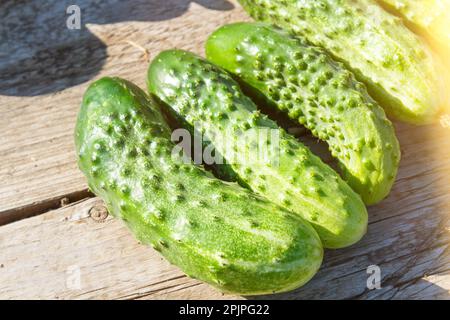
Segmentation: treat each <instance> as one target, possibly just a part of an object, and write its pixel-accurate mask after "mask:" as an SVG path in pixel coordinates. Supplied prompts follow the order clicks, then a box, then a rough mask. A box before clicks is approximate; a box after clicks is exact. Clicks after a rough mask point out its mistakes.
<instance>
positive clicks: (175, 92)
mask: <svg viewBox="0 0 450 320" xmlns="http://www.w3.org/2000/svg"><path fill="white" fill-rule="evenodd" d="M148 88H149V91H150V92H151V93H152V94H153V95H155V96H157V97H158V98H159V99H160V100H161V101H162V102H164V104H165V105H166V108H168V109H167V110H168V111H169V112H172V113H173V114H175V115H176V116H178V117H179V118H182V119H183V120H184V121H186V122H188V123H189V124H190V125H191V126H193V127H194V128H195V130H197V131H198V132H202V133H203V134H204V136H205V137H206V138H207V139H208V140H210V141H211V142H212V145H213V146H214V147H215V148H216V150H217V151H218V152H219V153H220V154H221V155H222V156H223V157H224V158H225V160H227V162H228V164H229V165H230V167H231V168H232V169H233V170H234V171H235V172H236V174H237V175H238V176H239V179H240V180H242V181H243V182H244V183H245V185H247V186H248V187H249V188H251V189H252V190H253V191H254V192H257V193H259V194H261V195H263V196H264V197H266V198H268V199H269V200H271V201H273V202H274V203H277V204H279V205H281V206H284V207H286V208H287V209H289V210H291V211H293V212H295V213H297V214H298V215H299V216H301V217H303V218H305V219H306V220H308V221H309V222H310V223H311V224H312V225H313V227H314V228H315V229H316V231H317V233H318V234H319V236H320V238H321V240H322V242H323V245H324V246H325V247H327V248H342V247H346V246H349V245H351V244H353V243H355V242H357V241H358V240H360V239H361V237H362V236H363V235H364V234H365V232H366V228H367V211H366V208H365V206H364V203H363V202H362V200H361V198H360V196H359V195H358V194H356V193H355V192H354V191H353V190H352V189H351V188H350V187H349V186H348V185H347V184H346V183H345V182H344V181H343V180H342V179H341V178H340V177H339V175H338V174H337V173H336V172H335V171H334V170H333V169H331V168H330V167H329V166H328V165H326V164H324V163H323V162H322V161H321V160H320V158H318V157H317V156H315V155H314V154H312V153H311V151H310V150H309V149H308V148H307V147H305V146H304V145H303V144H301V143H300V142H299V141H297V140H296V139H295V138H294V137H292V136H290V135H288V134H287V133H286V132H285V131H283V130H281V129H280V128H279V127H278V126H277V124H276V123H275V122H273V121H272V120H270V119H268V118H267V117H266V116H263V115H261V113H260V112H259V111H258V110H257V109H256V106H255V104H254V103H253V102H252V101H251V100H250V99H249V98H248V97H246V96H244V95H243V93H242V92H241V89H240V88H239V85H238V83H237V82H236V81H234V80H233V79H232V78H231V76H230V75H229V74H228V73H227V72H225V71H223V70H222V69H220V68H218V67H217V66H215V65H213V64H212V63H209V62H207V61H205V60H203V59H202V58H200V57H198V56H196V55H194V54H191V53H189V52H186V51H181V50H170V51H165V52H162V53H160V54H159V55H158V56H157V57H156V58H155V60H154V61H153V62H152V63H151V65H150V67H149V71H148ZM264 147H265V148H267V149H266V151H265V149H264Z"/></svg>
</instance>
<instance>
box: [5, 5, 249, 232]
mask: <svg viewBox="0 0 450 320" xmlns="http://www.w3.org/2000/svg"><path fill="white" fill-rule="evenodd" d="M77 3H78V4H79V5H80V7H81V9H82V22H83V24H84V23H88V24H87V27H83V28H82V30H80V31H77V30H68V29H67V28H66V27H65V17H64V15H63V14H62V13H64V12H65V9H66V8H67V6H68V5H69V4H70V3H69V2H68V1H58V2H55V1H37V0H36V1H31V2H29V3H27V10H24V9H23V7H20V8H19V6H20V5H21V4H20V3H15V2H14V1H6V2H2V3H1V4H0V20H1V21H2V29H0V34H2V41H1V42H0V128H1V131H2V134H1V135H0V181H2V184H1V185H0V224H2V223H6V222H8V221H11V220H14V219H16V218H17V217H19V216H22V217H24V216H28V215H32V214H36V213H40V212H43V211H45V210H47V209H49V208H51V207H54V203H55V201H56V200H58V199H60V198H63V197H65V196H66V195H70V194H76V193H77V192H80V191H85V190H86V183H85V181H84V178H83V176H82V175H81V173H80V172H79V170H78V169H77V166H76V163H75V155H74V145H73V129H74V125H75V120H76V114H77V112H78V109H79V105H80V102H81V98H82V95H83V92H84V90H85V89H86V87H87V85H88V82H87V81H91V80H94V79H97V78H99V77H101V76H106V75H115V76H120V77H124V78H127V79H129V80H131V81H134V82H136V83H137V84H139V85H140V86H141V87H143V88H145V74H146V69H147V64H148V63H147V61H146V57H145V55H144V54H143V52H142V49H141V48H140V47H142V48H145V49H146V50H148V56H149V58H151V57H154V56H155V55H156V54H158V53H159V52H160V51H162V50H164V49H171V48H173V47H177V48H182V49H186V50H191V51H194V52H197V53H199V54H201V53H203V42H204V41H205V40H206V37H207V36H208V34H210V33H211V32H212V31H214V30H215V29H216V28H218V27H219V26H220V25H223V24H225V23H229V22H232V21H240V20H244V19H248V18H247V15H246V14H245V13H244V12H243V10H242V9H241V8H240V6H238V5H237V3H236V1H218V0H216V1H214V0H197V1H188V0H155V1H146V0H139V1H128V2H126V4H125V2H121V1H112V0H109V1H96V2H92V1H88V0H83V1H77ZM124 6H126V8H125V7H124ZM42 21H45V23H43V22H42ZM4 26H5V27H7V28H8V29H7V30H5V29H3V27H4ZM3 35H4V36H5V37H4V38H5V39H6V41H3V39H4V38H3ZM58 57H60V58H58ZM77 57H79V58H77ZM58 59H59V60H58ZM91 61H93V62H92V63H91ZM47 200H49V201H50V202H49V203H47Z"/></svg>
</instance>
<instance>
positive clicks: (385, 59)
mask: <svg viewBox="0 0 450 320" xmlns="http://www.w3.org/2000/svg"><path fill="white" fill-rule="evenodd" d="M239 2H240V3H241V4H242V5H243V7H244V8H245V9H246V10H247V11H248V12H249V13H250V15H252V16H253V17H254V18H255V19H256V20H259V21H266V22H270V23H274V24H277V25H279V26H280V27H283V28H286V29H288V30H290V31H292V32H293V33H295V34H298V35H303V36H305V37H306V38H307V39H308V41H309V42H311V43H313V44H315V45H318V46H321V47H323V48H325V49H327V50H328V51H329V52H330V53H331V54H332V55H333V56H334V57H335V58H337V59H339V60H341V61H343V62H344V63H345V64H346V66H347V67H349V68H350V69H351V70H353V72H354V73H355V75H356V76H357V78H358V79H359V80H360V81H362V82H364V83H365V84H366V85H367V87H368V89H369V93H370V94H371V95H372V97H374V98H375V99H376V100H378V102H380V104H381V105H382V106H383V107H384V108H385V110H386V111H387V112H388V113H389V114H391V115H392V116H394V117H396V118H398V119H399V120H403V121H406V122H410V123H415V124H424V123H429V122H432V121H434V120H435V119H436V118H437V115H438V114H439V112H440V110H441V109H442V107H444V106H445V103H446V90H445V80H444V77H442V76H441V75H440V74H439V73H440V72H441V71H442V69H441V66H440V63H439V62H438V61H437V59H436V57H434V56H433V55H432V53H431V51H430V49H429V48H428V46H427V45H426V44H425V43H424V42H423V41H422V39H420V38H419V37H418V36H416V35H415V34H413V33H412V32H411V31H410V30H408V29H407V28H406V27H405V26H404V25H403V23H402V22H401V20H400V19H399V18H396V17H395V16H393V15H391V14H389V13H388V12H386V11H385V10H384V9H382V8H381V7H380V6H379V5H378V4H377V3H376V2H375V1H374V0H314V1H303V0H239Z"/></svg>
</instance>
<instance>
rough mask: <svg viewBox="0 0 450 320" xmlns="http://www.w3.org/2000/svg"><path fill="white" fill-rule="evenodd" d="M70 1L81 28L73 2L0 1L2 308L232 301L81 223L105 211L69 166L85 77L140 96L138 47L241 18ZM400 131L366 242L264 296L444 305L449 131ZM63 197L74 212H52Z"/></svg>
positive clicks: (449, 236)
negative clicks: (371, 276) (69, 19)
mask: <svg viewBox="0 0 450 320" xmlns="http://www.w3.org/2000/svg"><path fill="white" fill-rule="evenodd" d="M77 3H78V4H79V5H80V7H81V9H82V17H84V18H82V21H83V22H86V23H89V26H88V28H85V29H82V30H81V31H68V30H67V29H65V18H66V17H65V16H64V12H65V8H66V7H67V6H68V2H67V1H58V2H53V1H48V2H47V1H19V2H14V1H4V2H2V3H1V4H0V21H2V23H1V24H0V38H1V40H2V41H0V112H1V114H0V128H1V129H2V132H1V135H0V181H2V184H1V185H0V225H2V224H5V225H3V226H1V227H0V298H6V299H9V298H48V299H68V298H79V299H82V298H102V299H103V298H121V299H133V298H135V299H141V298H142V299H153V298H161V299H166V298H188V299H196V298H204V299H209V298H219V299H221V298H234V297H233V296H228V295H222V294H221V293H219V292H217V291H216V290H214V289H213V288H211V287H209V286H208V285H205V284H201V283H199V282H197V281H195V280H191V279H188V278H186V277H185V276H183V274H182V273H181V272H180V271H179V270H178V269H177V268H176V267H173V266H170V265H169V264H168V263H167V262H166V261H165V260H163V259H162V258H161V256H160V255H159V254H157V253H156V252H154V251H153V250H152V249H150V248H147V247H145V246H142V245H139V244H138V243H137V242H136V241H135V240H134V239H133V237H132V236H131V235H130V234H129V233H128V231H127V230H126V228H125V227H124V226H122V224H121V223H120V222H119V221H116V220H114V219H111V218H108V219H107V221H105V222H103V223H98V222H95V221H94V220H93V219H92V218H90V217H89V210H90V209H91V208H92V207H93V206H94V205H95V204H98V203H101V201H100V200H99V199H97V198H89V197H90V195H89V194H88V193H87V191H86V184H85V180H84V178H83V177H82V175H81V173H80V172H79V171H78V169H77V168H76V164H75V155H74V152H73V150H74V147H73V138H72V132H73V127H74V123H75V117H76V113H77V111H78V108H79V103H80V100H81V96H82V93H83V91H84V90H85V88H86V86H87V84H88V82H86V81H91V80H92V79H96V78H98V77H100V76H103V75H117V76H121V77H125V78H128V79H130V80H132V81H135V82H136V83H137V84H139V85H141V86H144V81H145V71H146V68H147V62H146V58H147V57H146V55H145V53H144V52H143V51H142V48H144V49H146V50H147V51H148V56H149V58H151V57H153V56H154V55H156V54H157V53H158V52H159V51H161V50H164V49H169V48H172V47H178V48H183V49H188V50H192V51H194V52H197V53H202V51H203V50H202V45H203V42H204V40H205V39H206V37H207V35H208V34H209V33H210V32H211V31H212V30H214V29H215V28H216V27H218V26H219V25H222V24H224V23H227V22H232V21H239V20H244V19H248V18H247V16H246V14H245V13H243V11H242V10H241V9H240V8H239V6H238V5H237V3H236V1H234V0H233V1H213V0H197V1H188V0H164V1H162V0H151V1H146V0H140V1H138V0H136V1H128V2H126V3H127V4H126V5H124V4H123V3H125V2H121V1H113V0H108V1H77ZM18 6H21V9H20V10H19V9H18ZM124 6H125V7H124ZM24 8H25V9H24ZM130 8H131V9H130ZM83 19H84V20H83ZM74 32H75V33H74ZM76 32H79V33H78V34H76ZM397 133H398V136H399V140H400V143H401V145H402V152H403V159H402V162H401V168H400V172H399V176H398V179H397V182H396V185H395V187H394V189H393V191H392V194H391V195H390V197H389V198H388V199H386V200H385V201H384V202H383V203H381V204H380V205H377V206H374V207H371V208H370V210H369V212H370V225H369V232H368V234H367V236H366V237H365V238H364V239H363V241H361V242H360V243H358V244H357V245H355V246H353V247H352V248H348V249H343V250H337V251H328V252H327V253H326V257H325V263H324V265H323V267H322V269H321V271H320V272H319V274H318V275H317V276H316V277H315V278H314V279H313V281H311V282H310V283H309V284H308V285H306V286H305V287H304V288H301V289H299V290H297V291H295V292H291V293H287V294H283V295H276V296H268V297H263V298H288V299H304V298H314V299H320V298H328V299H332V298H337V299H344V298H359V299H364V298H369V299H381V298H383V299H386V298H392V299H402V298H416V299H425V298H441V299H449V298H450V293H449V291H450V249H449V246H448V244H449V242H450V221H449V219H450V184H449V180H450V179H449V178H450V152H449V150H450V140H449V137H450V126H449V127H448V128H446V127H445V126H442V125H440V124H435V125H431V126H426V127H413V126H408V125H401V124H397ZM309 144H310V145H311V140H309ZM312 147H313V149H314V150H317V151H318V152H319V154H320V155H322V156H323V157H325V159H326V160H329V155H327V154H326V153H325V152H323V146H321V145H315V142H312ZM61 199H63V203H67V202H69V203H70V204H69V205H67V206H65V207H63V208H60V209H56V210H52V211H48V210H49V209H52V208H57V207H58V206H59V205H60V200H61ZM74 202H75V203H74ZM35 214H40V215H37V216H35V217H32V218H27V219H23V220H20V221H17V222H12V223H9V224H6V223H7V222H11V221H13V220H18V219H21V218H25V217H27V216H31V215H35ZM370 265H378V266H379V267H380V268H381V275H382V283H381V285H382V289H380V290H368V289H367V287H366V281H367V278H368V274H367V273H366V270H367V267H368V266H370ZM77 268H79V269H77ZM77 270H79V271H80V280H81V282H80V287H79V288H74V287H73V283H72V282H73V279H74V274H75V275H76V272H77Z"/></svg>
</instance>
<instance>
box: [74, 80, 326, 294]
mask: <svg viewBox="0 0 450 320" xmlns="http://www.w3.org/2000/svg"><path fill="white" fill-rule="evenodd" d="M170 135H171V132H170V130H169V128H168V126H167V124H166V123H165V122H164V119H163V118H162V116H161V114H160V111H159V110H158V109H157V108H156V107H155V105H154V103H153V102H152V101H151V100H149V98H148V97H147V96H146V94H145V93H144V92H143V91H142V90H141V89H139V88H138V87H136V86H135V85H133V84H131V83H130V82H127V81H125V80H122V79H119V78H103V79H100V80H98V81H96V82H95V83H93V84H92V85H91V86H90V87H89V88H88V90H87V92H86V93H85V95H84V99H83V104H82V107H81V111H80V113H79V115H78V121H77V125H76V135H75V144H76V149H77V152H78V164H79V167H80V169H81V170H82V171H83V172H84V174H85V175H86V177H87V180H88V182H89V186H90V188H91V189H92V190H93V191H94V192H95V193H96V194H97V195H98V196H100V197H101V198H102V199H103V200H104V201H105V202H106V204H107V207H108V210H109V212H111V213H112V214H113V215H114V216H116V217H119V218H121V219H122V220H124V221H125V222H126V223H127V225H128V226H129V227H130V229H131V230H132V231H133V233H134V234H135V236H136V237H137V239H139V240H140V241H141V242H143V243H146V244H151V245H152V246H153V247H154V248H155V249H156V250H158V251H160V252H161V253H162V255H163V256H165V257H166V258H167V259H168V260H169V261H170V262H171V263H173V264H175V265H177V266H179V267H180V268H181V269H182V270H183V271H184V272H185V273H186V274H188V275H190V276H191V277H195V278H197V279H200V280H202V281H205V282H207V283H209V284H211V285H213V286H215V287H217V288H219V289H221V290H223V291H226V292H232V293H238V294H252V295H253V294H266V293H272V292H282V291H287V290H291V289H294V288H297V287H299V286H301V285H302V284H304V283H306V282H307V281H308V280H309V279H310V278H311V277H312V276H313V275H314V274H315V273H316V271H317V270H318V268H319V266H320V264H321V261H322V256H323V249H322V245H321V243H320V239H319V237H318V235H317V233H316V232H315V231H314V229H313V228H312V227H311V226H310V225H309V223H307V222H306V221H304V220H302V219H301V218H299V217H297V216H295V215H293V214H292V213H290V212H288V211H286V210H285V209H283V208H281V207H278V206H276V205H274V204H273V203H271V202H269V201H268V200H266V199H264V198H261V197H258V196H256V195H254V194H253V193H251V192H249V191H248V190H246V189H244V188H242V187H240V186H238V185H237V184H230V183H226V182H222V181H220V180H218V179H216V178H214V177H212V176H211V175H210V174H209V173H207V172H206V171H204V170H203V169H201V168H199V167H197V166H194V165H193V164H191V163H189V162H186V161H185V160H184V158H183V157H182V156H181V155H178V156H175V155H174V156H172V155H171V153H172V149H173V147H174V144H173V143H172V142H171V140H170Z"/></svg>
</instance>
